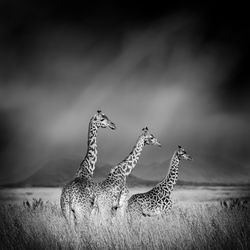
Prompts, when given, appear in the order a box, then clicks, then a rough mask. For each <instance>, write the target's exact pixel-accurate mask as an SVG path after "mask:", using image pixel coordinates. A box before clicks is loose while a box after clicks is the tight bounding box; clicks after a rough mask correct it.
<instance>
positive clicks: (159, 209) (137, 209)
mask: <svg viewBox="0 0 250 250" xmlns="http://www.w3.org/2000/svg"><path fill="white" fill-rule="evenodd" d="M181 159H185V160H191V159H192V158H191V156H189V155H187V154H186V151H185V150H184V149H183V148H182V147H181V146H178V150H177V151H175V153H174V155H173V157H172V159H171V162H170V169H169V172H168V174H167V175H166V177H165V178H164V179H163V180H162V181H161V182H160V183H158V184H157V185H156V186H155V187H154V188H152V189H151V190H150V191H148V192H146V193H139V194H134V195H132V196H131V197H130V199H129V200H128V206H127V212H128V214H129V215H130V216H131V217H132V218H135V217H140V216H155V215H160V214H161V213H163V212H167V211H169V210H170V209H171V207H172V204H173V202H172V200H171V198H170V195H171V193H172V191H173V188H174V185H175V184H176V181H177V178H178V170H179V165H180V161H181Z"/></svg>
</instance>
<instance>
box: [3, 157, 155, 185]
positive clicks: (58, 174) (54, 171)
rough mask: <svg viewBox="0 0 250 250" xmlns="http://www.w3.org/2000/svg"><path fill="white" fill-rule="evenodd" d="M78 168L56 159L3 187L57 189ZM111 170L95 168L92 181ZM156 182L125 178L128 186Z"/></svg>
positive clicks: (75, 161)
mask: <svg viewBox="0 0 250 250" xmlns="http://www.w3.org/2000/svg"><path fill="white" fill-rule="evenodd" d="M78 167H79V161H77V160H72V159H57V160H52V161H49V162H47V163H46V164H45V165H44V166H43V167H42V168H40V169H39V170H38V171H36V172H35V173H34V174H32V175H31V176H29V177H28V178H26V179H25V180H23V181H21V182H18V183H14V184H10V185H4V186H13V187H14V186H21V187H25V186H26V187H27V186H32V187H45V186H46V187H58V186H63V185H65V184H66V183H67V182H69V181H70V180H72V179H73V178H74V175H75V172H76V170H77V169H78ZM111 168H112V166H111V165H109V164H103V165H102V167H100V166H97V167H96V169H95V172H94V180H95V181H101V180H104V179H105V178H106V177H107V176H108V173H109V171H110V169H111ZM155 183H157V182H156V181H150V180H144V179H141V178H138V177H136V176H134V175H130V176H129V177H128V178H127V184H128V186H130V187H132V186H138V185H144V186H145V185H146V186H150V185H154V184H155Z"/></svg>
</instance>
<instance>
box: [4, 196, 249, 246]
mask: <svg viewBox="0 0 250 250" xmlns="http://www.w3.org/2000/svg"><path fill="white" fill-rule="evenodd" d="M232 204H233V203H231V202H228V201H227V202H224V204H223V202H220V201H219V200H213V201H194V200H191V201H185V202H182V201H178V200H177V201H176V203H175V205H174V206H173V208H172V210H171V211H170V212H169V213H167V214H164V215H162V216H159V217H153V218H148V217H145V218H142V219H141V220H139V221H133V222H130V223H129V222H128V221H127V219H126V217H124V218H115V219H113V220H109V221H105V220H102V218H96V219H93V220H92V221H91V223H89V224H85V225H82V226H81V228H79V230H78V231H77V232H76V231H74V230H71V229H70V228H69V227H68V225H67V223H66V221H65V219H64V218H63V216H62V214H61V211H60V206H59V204H58V202H53V201H45V200H43V199H33V200H32V201H29V202H28V203H26V202H16V203H15V202H7V201H4V202H1V203H0V248H1V249H250V223H249V222H250V208H249V204H248V203H246V204H243V203H242V202H238V203H237V204H233V205H232Z"/></svg>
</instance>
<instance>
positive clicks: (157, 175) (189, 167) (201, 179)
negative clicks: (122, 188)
mask: <svg viewBox="0 0 250 250" xmlns="http://www.w3.org/2000/svg"><path fill="white" fill-rule="evenodd" d="M193 158H194V160H193V161H183V162H181V165H180V170H179V180H182V181H184V182H187V183H208V184H218V183H222V184H247V183H249V181H250V167H249V166H247V165H242V164H240V163H238V162H234V161H233V160H229V159H222V158H220V157H216V156H213V157H212V156H209V155H195V156H193ZM169 163H170V159H168V160H166V161H164V162H162V163H152V164H149V165H141V164H138V165H137V166H136V168H135V169H134V170H133V174H134V175H135V176H139V177H140V178H143V179H150V180H155V181H157V180H161V179H162V178H163V177H164V176H165V175H166V174H167V172H168V170H169Z"/></svg>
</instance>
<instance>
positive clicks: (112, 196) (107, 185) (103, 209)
mask: <svg viewBox="0 0 250 250" xmlns="http://www.w3.org/2000/svg"><path fill="white" fill-rule="evenodd" d="M147 144H148V145H160V143H159V142H158V141H157V140H156V138H155V137H154V136H153V135H152V134H149V133H148V129H147V128H145V129H143V134H142V135H141V136H140V137H139V138H138V140H137V142H136V145H135V146H134V148H133V150H132V151H131V153H130V154H129V155H128V156H127V157H126V158H125V159H124V160H123V161H122V162H121V163H119V164H118V165H116V166H115V167H113V168H112V169H111V171H110V173H109V175H108V177H107V179H105V180H104V181H103V182H101V183H98V184H97V186H98V188H97V189H98V191H97V198H96V202H97V203H96V207H97V208H98V212H99V213H100V214H101V215H102V217H104V218H106V217H109V216H112V215H116V214H117V213H119V214H120V215H123V214H124V213H125V208H126V203H127V200H128V193H129V191H128V188H127V185H126V178H127V176H128V175H129V174H130V173H131V171H132V170H133V168H134V167H135V166H136V164H137V162H138V160H139V157H140V155H141V152H142V150H143V147H144V146H145V145H147Z"/></svg>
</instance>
